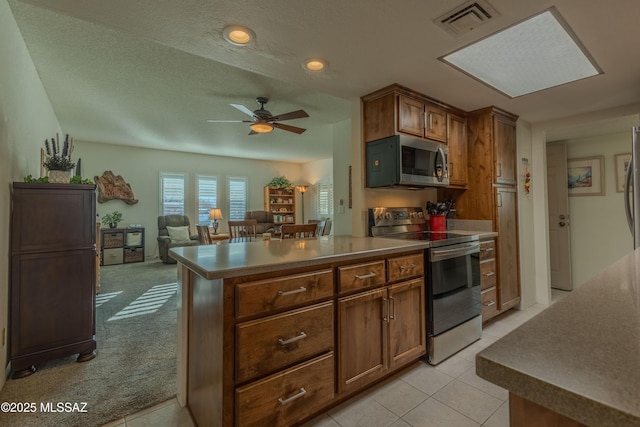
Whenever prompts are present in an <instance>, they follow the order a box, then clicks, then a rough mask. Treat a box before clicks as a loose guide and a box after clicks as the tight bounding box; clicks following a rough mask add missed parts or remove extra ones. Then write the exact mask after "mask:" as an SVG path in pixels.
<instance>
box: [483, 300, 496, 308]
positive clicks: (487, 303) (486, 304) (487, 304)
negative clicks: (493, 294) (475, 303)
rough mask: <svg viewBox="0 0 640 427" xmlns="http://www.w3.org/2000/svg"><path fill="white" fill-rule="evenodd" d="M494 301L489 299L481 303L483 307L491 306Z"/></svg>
mask: <svg viewBox="0 0 640 427" xmlns="http://www.w3.org/2000/svg"><path fill="white" fill-rule="evenodd" d="M495 303H496V302H495V301H489V302H485V303H483V304H482V305H484V306H485V307H491V306H492V305H494V304H495Z"/></svg>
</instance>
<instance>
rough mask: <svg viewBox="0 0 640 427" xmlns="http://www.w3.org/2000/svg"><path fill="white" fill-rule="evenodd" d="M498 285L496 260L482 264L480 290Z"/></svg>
mask: <svg viewBox="0 0 640 427" xmlns="http://www.w3.org/2000/svg"><path fill="white" fill-rule="evenodd" d="M495 285H496V260H495V259H491V260H489V261H483V262H481V263H480V288H481V289H487V288H490V287H492V286H495Z"/></svg>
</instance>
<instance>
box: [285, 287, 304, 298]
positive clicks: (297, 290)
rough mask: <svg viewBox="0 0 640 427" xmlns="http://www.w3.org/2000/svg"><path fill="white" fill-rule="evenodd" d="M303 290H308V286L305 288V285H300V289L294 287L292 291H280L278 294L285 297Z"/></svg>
mask: <svg viewBox="0 0 640 427" xmlns="http://www.w3.org/2000/svg"><path fill="white" fill-rule="evenodd" d="M302 292H307V288H305V287H304V286H300V287H299V288H298V289H294V290H292V291H278V296H279V297H284V296H287V295H293V294H299V293H302Z"/></svg>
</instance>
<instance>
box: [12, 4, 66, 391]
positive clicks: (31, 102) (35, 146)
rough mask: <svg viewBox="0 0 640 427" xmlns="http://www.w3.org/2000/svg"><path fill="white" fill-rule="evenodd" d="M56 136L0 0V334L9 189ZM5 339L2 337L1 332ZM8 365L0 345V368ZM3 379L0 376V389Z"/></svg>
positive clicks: (31, 170) (34, 171)
mask: <svg viewBox="0 0 640 427" xmlns="http://www.w3.org/2000/svg"><path fill="white" fill-rule="evenodd" d="M56 133H61V130H60V126H59V124H58V120H57V118H56V116H55V113H54V112H53V108H52V106H51V103H50V102H49V99H48V98H47V94H46V93H45V91H44V88H43V87H42V83H41V81H40V78H39V77H38V73H37V72H36V70H35V67H34V65H33V62H32V60H31V57H30V56H29V52H28V51H27V48H26V46H25V44H24V41H23V39H22V36H21V35H20V31H19V30H18V27H17V25H16V22H15V20H14V19H13V14H12V13H11V9H10V8H9V5H8V4H7V2H6V1H5V0H0V180H1V181H2V185H0V206H2V209H0V230H2V231H1V232H2V236H4V237H3V238H2V239H0V335H1V332H2V331H5V330H7V328H8V313H9V310H8V304H9V303H8V296H9V238H8V236H9V235H10V233H9V221H10V206H11V202H10V200H11V186H10V183H11V182H13V181H22V180H23V178H24V177H25V176H27V175H33V176H35V177H38V176H39V175H40V148H43V147H44V140H45V139H47V138H51V137H53V136H55V134H56ZM7 337H8V333H7ZM7 363H8V358H7V345H6V342H5V344H4V345H0V366H2V367H5V366H6V365H7ZM4 383H5V376H4V375H0V388H1V387H2V386H3V385H4Z"/></svg>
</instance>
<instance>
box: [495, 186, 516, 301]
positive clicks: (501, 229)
mask: <svg viewBox="0 0 640 427" xmlns="http://www.w3.org/2000/svg"><path fill="white" fill-rule="evenodd" d="M496 231H497V232H498V237H497V238H496V242H497V248H496V250H497V254H496V255H497V257H498V258H497V260H498V269H499V270H498V301H499V307H498V309H499V310H501V311H502V310H507V309H510V308H512V307H515V306H516V305H518V304H519V303H520V272H519V261H518V214H517V193H516V189H515V188H514V187H497V188H496Z"/></svg>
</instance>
